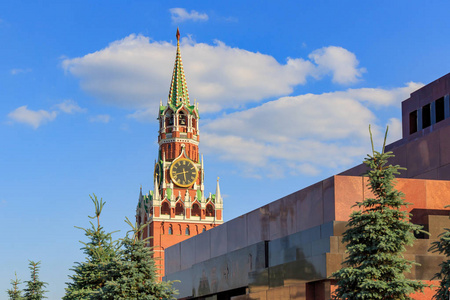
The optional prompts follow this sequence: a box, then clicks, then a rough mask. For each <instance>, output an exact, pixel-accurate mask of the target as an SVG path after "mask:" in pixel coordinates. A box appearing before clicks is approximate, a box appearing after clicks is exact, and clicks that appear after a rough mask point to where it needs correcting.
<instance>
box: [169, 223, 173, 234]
mask: <svg viewBox="0 0 450 300" xmlns="http://www.w3.org/2000/svg"><path fill="white" fill-rule="evenodd" d="M169 234H170V235H172V234H173V228H172V224H170V226H169Z"/></svg>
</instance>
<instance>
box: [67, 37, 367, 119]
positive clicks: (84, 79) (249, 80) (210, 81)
mask: <svg viewBox="0 0 450 300" xmlns="http://www.w3.org/2000/svg"><path fill="white" fill-rule="evenodd" d="M181 44H182V56H183V64H184V67H185V72H186V78H187V83H188V88H189V92H190V96H191V99H194V98H196V99H199V102H200V104H201V105H200V111H201V112H202V113H204V112H214V111H220V110H222V109H224V108H242V107H245V105H247V104H248V103H251V102H259V101H262V100H263V99H267V98H270V97H281V96H286V95H289V94H291V93H292V92H293V89H294V87H296V86H298V85H301V84H305V83H306V80H307V78H308V77H309V76H315V77H316V78H321V77H323V76H325V75H326V74H331V75H332V76H333V80H335V81H336V82H338V83H350V82H354V81H356V80H357V79H358V78H359V77H360V76H361V72H362V71H361V69H358V68H357V64H358V62H357V60H356V58H355V56H354V54H352V53H351V52H349V51H347V50H345V49H343V48H339V47H328V48H322V49H320V51H319V52H317V53H315V52H313V53H315V54H314V55H313V56H312V59H313V61H310V60H305V59H303V58H287V60H286V62H285V63H279V62H278V61H277V60H276V59H275V58H274V57H272V56H270V55H266V54H261V53H258V52H257V53H255V52H250V51H247V50H244V49H239V48H232V47H230V46H227V45H225V44H224V43H222V42H220V41H216V42H215V44H214V45H209V44H205V43H195V42H194V41H192V40H189V39H187V38H184V39H182V43H181ZM330 49H331V50H330ZM175 51H176V48H175V46H174V45H172V44H170V43H167V42H157V41H150V40H149V39H148V38H147V37H144V36H142V35H138V36H136V35H130V36H128V37H126V38H124V39H122V40H119V41H115V42H113V43H111V44H110V45H109V46H108V47H106V48H104V49H102V50H99V51H97V52H94V53H90V54H87V55H85V56H83V57H78V58H72V59H64V60H63V62H62V66H63V68H64V69H65V71H66V72H68V73H70V74H72V75H73V76H75V77H77V78H79V79H80V85H81V88H82V89H83V90H85V91H86V92H88V93H90V94H92V95H94V96H96V97H98V98H100V99H102V100H103V101H104V102H105V103H107V104H112V105H117V106H121V107H127V108H133V109H147V108H151V110H152V111H156V110H157V107H158V104H159V100H163V102H164V103H165V102H166V101H167V100H166V99H167V97H168V92H169V86H170V80H171V75H172V74H171V73H172V66H173V63H174V59H175ZM330 57H332V58H333V57H336V58H339V62H335V61H334V60H330ZM348 57H350V58H348ZM315 63H317V65H316V64H315Z"/></svg>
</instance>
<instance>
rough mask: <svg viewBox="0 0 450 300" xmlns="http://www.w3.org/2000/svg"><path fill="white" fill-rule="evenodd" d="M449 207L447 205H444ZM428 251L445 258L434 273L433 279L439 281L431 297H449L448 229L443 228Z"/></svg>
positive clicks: (449, 259) (449, 239)
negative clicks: (438, 269)
mask: <svg viewBox="0 0 450 300" xmlns="http://www.w3.org/2000/svg"><path fill="white" fill-rule="evenodd" d="M446 207H449V206H446ZM429 251H432V252H438V253H439V254H441V255H445V256H446V257H447V260H444V261H443V262H442V263H441V264H440V265H439V266H440V267H441V271H440V272H438V273H436V275H435V276H434V277H433V279H439V280H440V281H441V283H440V285H439V288H438V289H437V291H436V294H435V295H434V296H433V299H438V300H442V299H445V300H447V299H449V298H450V291H449V290H450V229H449V228H445V229H444V232H443V233H441V234H440V235H439V240H438V241H436V242H433V243H432V245H431V248H430V250H429Z"/></svg>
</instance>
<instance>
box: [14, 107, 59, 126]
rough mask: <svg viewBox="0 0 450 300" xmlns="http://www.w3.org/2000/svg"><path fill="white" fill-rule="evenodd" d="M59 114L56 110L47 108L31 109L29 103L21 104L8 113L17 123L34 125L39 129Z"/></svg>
mask: <svg viewBox="0 0 450 300" xmlns="http://www.w3.org/2000/svg"><path fill="white" fill-rule="evenodd" d="M56 116H57V112H56V111H46V110H43V109H41V110H37V111H34V110H30V109H28V108H27V105H24V106H21V107H19V108H17V109H15V110H13V111H12V112H10V113H9V114H8V117H9V118H10V119H11V120H12V121H13V122H17V123H23V124H27V125H30V126H32V127H34V129H37V128H38V127H39V126H41V125H42V124H44V123H47V122H49V121H53V120H54V119H55V118H56Z"/></svg>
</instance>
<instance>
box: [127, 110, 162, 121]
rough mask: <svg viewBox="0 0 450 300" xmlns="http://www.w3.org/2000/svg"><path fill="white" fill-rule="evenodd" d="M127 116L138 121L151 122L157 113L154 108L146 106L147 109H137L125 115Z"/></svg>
mask: <svg viewBox="0 0 450 300" xmlns="http://www.w3.org/2000/svg"><path fill="white" fill-rule="evenodd" d="M127 117H128V118H132V119H136V120H138V121H140V122H151V121H154V120H156V118H157V115H156V112H155V110H153V109H150V108H147V109H139V110H137V111H135V112H134V113H132V114H129V115H127Z"/></svg>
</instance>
